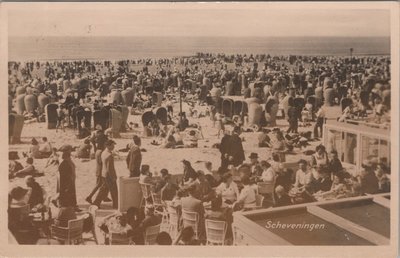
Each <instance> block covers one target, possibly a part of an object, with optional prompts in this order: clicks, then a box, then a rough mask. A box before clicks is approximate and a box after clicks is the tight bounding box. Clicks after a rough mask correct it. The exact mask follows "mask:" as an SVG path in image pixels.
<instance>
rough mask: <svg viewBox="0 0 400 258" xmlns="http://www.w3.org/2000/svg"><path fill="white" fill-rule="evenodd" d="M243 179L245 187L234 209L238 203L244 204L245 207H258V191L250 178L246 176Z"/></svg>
mask: <svg viewBox="0 0 400 258" xmlns="http://www.w3.org/2000/svg"><path fill="white" fill-rule="evenodd" d="M241 181H242V183H243V186H244V187H243V189H242V191H240V194H239V197H238V200H237V201H236V202H235V203H234V205H233V207H234V210H235V206H236V205H237V204H239V205H242V206H243V209H247V208H254V207H256V192H255V191H254V189H253V188H252V187H251V185H250V178H249V177H247V176H244V177H243V178H242V180H241Z"/></svg>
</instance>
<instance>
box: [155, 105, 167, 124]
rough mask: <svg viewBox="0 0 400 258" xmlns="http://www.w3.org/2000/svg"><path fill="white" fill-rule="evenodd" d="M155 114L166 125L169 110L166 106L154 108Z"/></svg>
mask: <svg viewBox="0 0 400 258" xmlns="http://www.w3.org/2000/svg"><path fill="white" fill-rule="evenodd" d="M154 114H155V116H156V117H157V119H159V120H160V121H161V123H162V124H163V125H166V124H167V122H168V112H167V109H165V108H164V107H159V108H156V109H155V110H154Z"/></svg>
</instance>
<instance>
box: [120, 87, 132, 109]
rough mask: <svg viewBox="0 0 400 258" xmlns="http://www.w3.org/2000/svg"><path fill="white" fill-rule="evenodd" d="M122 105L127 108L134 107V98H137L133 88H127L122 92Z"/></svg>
mask: <svg viewBox="0 0 400 258" xmlns="http://www.w3.org/2000/svg"><path fill="white" fill-rule="evenodd" d="M121 96H122V103H123V104H124V105H126V106H132V103H133V98H134V97H135V92H134V91H133V89H132V88H126V89H125V90H123V91H122V92H121Z"/></svg>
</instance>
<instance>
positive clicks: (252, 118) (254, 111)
mask: <svg viewBox="0 0 400 258" xmlns="http://www.w3.org/2000/svg"><path fill="white" fill-rule="evenodd" d="M248 110H249V111H248V112H249V113H248V119H249V120H248V126H253V125H257V126H258V125H260V121H261V116H262V112H263V110H262V107H261V105H260V104H258V103H257V102H255V101H250V103H248Z"/></svg>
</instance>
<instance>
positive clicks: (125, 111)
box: [118, 105, 129, 132]
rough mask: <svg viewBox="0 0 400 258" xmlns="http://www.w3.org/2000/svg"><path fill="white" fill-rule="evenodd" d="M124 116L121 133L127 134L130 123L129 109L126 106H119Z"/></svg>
mask: <svg viewBox="0 0 400 258" xmlns="http://www.w3.org/2000/svg"><path fill="white" fill-rule="evenodd" d="M118 108H119V111H120V112H121V116H122V123H121V132H126V124H127V122H128V116H129V108H128V107H127V106H125V105H121V106H118Z"/></svg>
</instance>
